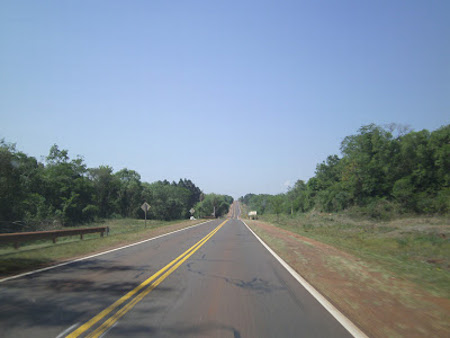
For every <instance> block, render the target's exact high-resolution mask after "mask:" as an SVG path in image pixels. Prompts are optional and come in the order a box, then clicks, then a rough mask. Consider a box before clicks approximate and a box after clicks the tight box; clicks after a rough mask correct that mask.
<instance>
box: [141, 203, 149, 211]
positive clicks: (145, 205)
mask: <svg viewBox="0 0 450 338" xmlns="http://www.w3.org/2000/svg"><path fill="white" fill-rule="evenodd" d="M141 209H142V210H144V212H145V213H146V212H147V211H149V210H150V204H148V203H147V202H144V204H142V205H141Z"/></svg>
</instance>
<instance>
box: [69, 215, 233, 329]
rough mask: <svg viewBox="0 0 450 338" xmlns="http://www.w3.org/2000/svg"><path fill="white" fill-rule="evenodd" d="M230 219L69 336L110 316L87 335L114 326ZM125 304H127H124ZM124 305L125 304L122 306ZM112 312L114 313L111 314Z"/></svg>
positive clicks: (89, 327)
mask: <svg viewBox="0 0 450 338" xmlns="http://www.w3.org/2000/svg"><path fill="white" fill-rule="evenodd" d="M226 222H228V220H226V221H224V222H222V223H221V224H219V225H218V226H217V227H216V228H215V229H214V230H213V231H211V232H210V233H209V234H208V235H206V236H205V237H203V238H202V239H201V240H200V241H198V242H197V243H195V244H194V245H193V246H192V247H190V248H189V249H188V250H186V251H185V252H183V253H182V254H181V255H180V256H178V257H177V258H175V259H174V260H173V261H171V262H170V263H169V264H167V265H166V266H165V267H163V268H162V269H161V270H159V271H158V272H156V273H155V274H154V275H152V276H151V277H149V278H148V279H146V280H145V281H144V282H142V283H141V284H140V285H139V286H137V287H136V288H135V289H133V290H131V291H130V292H128V293H127V294H126V295H124V296H122V297H121V298H120V299H118V300H117V301H115V302H114V303H113V304H111V305H110V306H108V307H107V308H106V309H104V310H103V311H102V312H100V313H99V314H98V315H96V316H95V317H93V318H92V319H91V320H89V321H88V322H86V323H84V324H83V325H81V326H80V327H79V328H78V329H76V330H75V331H73V332H72V333H71V334H69V335H68V336H67V337H70V338H74V337H79V336H80V335H82V334H84V333H85V332H86V331H88V330H90V329H92V328H93V327H94V326H96V325H97V323H98V322H100V321H102V320H104V319H105V318H106V317H108V316H109V318H108V319H106V320H105V321H104V322H103V323H102V324H101V325H100V326H98V327H97V328H96V329H95V330H94V331H92V332H91V333H90V334H88V335H87V336H86V337H99V336H101V335H102V334H103V333H105V332H106V331H107V330H108V329H109V328H110V327H111V326H113V325H114V324H115V323H116V322H117V321H118V320H119V319H120V318H121V317H122V316H123V315H125V314H126V313H127V312H128V311H130V310H131V309H132V308H133V307H134V306H135V305H136V304H137V303H139V302H140V301H141V300H142V299H143V298H144V297H145V296H146V295H148V294H149V293H150V292H151V291H152V290H153V289H154V288H156V287H157V286H158V285H159V284H160V283H161V282H162V281H163V280H164V279H166V278H167V277H168V276H169V275H170V274H171V273H172V272H174V271H175V270H176V269H177V268H178V267H179V266H180V265H181V264H183V262H184V261H186V260H187V259H188V258H189V257H191V256H192V255H193V254H194V253H195V252H196V251H197V250H198V249H200V248H201V247H202V246H203V244H205V243H206V242H207V241H208V240H209V239H210V238H211V237H212V236H214V234H215V233H216V232H217V231H219V230H220V228H221V227H222V226H223V225H224V224H225V223H226ZM123 304H125V305H123ZM122 305H123V306H122ZM111 314H112V315H111Z"/></svg>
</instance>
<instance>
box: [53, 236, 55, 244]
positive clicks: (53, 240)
mask: <svg viewBox="0 0 450 338" xmlns="http://www.w3.org/2000/svg"><path fill="white" fill-rule="evenodd" d="M52 240H53V244H55V243H56V236H53V238H52Z"/></svg>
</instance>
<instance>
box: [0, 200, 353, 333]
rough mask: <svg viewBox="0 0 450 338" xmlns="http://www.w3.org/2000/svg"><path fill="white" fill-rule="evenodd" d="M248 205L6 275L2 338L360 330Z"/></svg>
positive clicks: (1, 289) (1, 294)
mask: <svg viewBox="0 0 450 338" xmlns="http://www.w3.org/2000/svg"><path fill="white" fill-rule="evenodd" d="M239 212H240V211H239V208H238V207H237V205H235V206H234V208H233V210H232V215H231V218H230V219H228V220H213V221H210V222H207V223H204V224H201V225H199V226H196V227H193V228H190V229H188V230H184V231H179V232H176V233H173V234H171V235H168V236H165V237H162V238H159V239H155V240H152V241H148V242H145V243H142V244H140V245H136V246H133V247H129V248H125V249H121V250H117V251H114V252H111V253H108V254H104V255H101V256H97V257H93V258H91V259H88V260H84V261H81V262H75V263H72V264H69V265H66V266H63V267H59V268H55V269H51V270H48V271H45V272H41V273H36V274H32V275H29V276H25V277H21V278H17V279H13V280H8V281H5V282H3V283H0V336H1V337H64V336H69V337H78V336H79V337H85V336H86V337H87V336H92V337H95V336H103V335H106V336H107V337H123V336H129V337H148V336H155V337H176V336H185V337H351V335H350V334H349V333H348V331H347V330H346V329H345V328H344V327H343V326H341V324H339V322H338V321H337V320H336V319H335V318H334V317H332V316H331V315H330V313H329V312H328V311H327V310H325V308H323V307H322V306H321V305H320V304H319V303H318V302H317V300H316V299H315V298H314V297H313V296H311V295H310V294H309V293H308V291H306V290H305V289H304V288H303V287H302V286H301V285H300V284H299V283H298V282H297V280H295V279H294V278H293V277H292V275H291V274H290V273H289V272H288V271H287V270H286V269H285V268H284V267H283V266H282V265H281V264H280V263H279V262H278V261H277V260H276V259H275V258H274V257H273V256H272V255H271V254H270V253H269V252H268V251H267V250H266V249H265V248H264V247H263V245H262V244H261V243H260V242H259V241H258V240H257V238H256V237H255V236H254V235H253V234H252V233H251V232H250V231H249V230H248V229H247V227H246V226H245V225H244V223H243V222H242V221H240V220H239V219H238V216H239Z"/></svg>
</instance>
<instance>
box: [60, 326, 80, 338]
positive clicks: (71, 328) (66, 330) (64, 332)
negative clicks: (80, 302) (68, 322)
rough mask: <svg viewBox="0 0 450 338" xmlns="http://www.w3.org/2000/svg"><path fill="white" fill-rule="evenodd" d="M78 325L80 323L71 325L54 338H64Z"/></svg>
mask: <svg viewBox="0 0 450 338" xmlns="http://www.w3.org/2000/svg"><path fill="white" fill-rule="evenodd" d="M79 325H80V323H75V324H73V325H72V326H71V327H69V328H67V329H65V330H64V331H63V332H61V333H60V334H59V335H57V336H56V338H61V337H64V336H65V335H66V334H68V333H69V332H70V331H72V330H73V329H75V328H76V327H77V326H79Z"/></svg>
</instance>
